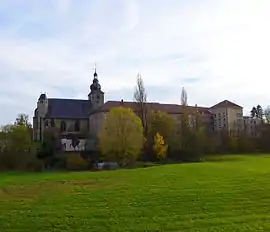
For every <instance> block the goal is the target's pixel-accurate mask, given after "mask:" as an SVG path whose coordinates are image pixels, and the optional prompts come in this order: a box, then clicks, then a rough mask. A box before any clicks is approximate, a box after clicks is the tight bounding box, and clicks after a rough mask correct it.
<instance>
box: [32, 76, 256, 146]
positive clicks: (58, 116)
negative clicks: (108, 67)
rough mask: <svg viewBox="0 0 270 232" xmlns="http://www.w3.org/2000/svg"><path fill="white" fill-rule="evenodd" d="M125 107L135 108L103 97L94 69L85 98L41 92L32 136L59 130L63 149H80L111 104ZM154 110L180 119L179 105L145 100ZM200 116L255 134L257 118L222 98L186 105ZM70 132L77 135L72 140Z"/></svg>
mask: <svg viewBox="0 0 270 232" xmlns="http://www.w3.org/2000/svg"><path fill="white" fill-rule="evenodd" d="M119 106H122V107H128V108H132V109H134V110H136V107H137V104H136V103H135V102H125V101H123V100H121V101H107V102H105V101H104V92H103V91H102V89H101V85H100V83H99V79H98V75H97V72H96V71H95V72H94V78H93V83H92V84H91V85H90V93H89V94H88V99H59V98H48V97H47V95H46V94H41V95H40V97H39V98H38V101H37V107H36V109H35V111H34V117H33V133H34V134H33V137H34V139H35V140H43V138H44V132H45V131H46V129H48V128H53V129H54V130H56V131H58V132H59V135H60V138H59V139H60V140H61V145H62V150H63V151H74V150H77V151H78V150H79V151H83V150H86V149H87V145H86V143H87V141H89V139H88V140H87V138H89V136H90V137H91V138H95V137H97V134H98V132H99V130H100V128H101V125H102V122H103V120H104V118H105V117H106V114H107V113H108V112H109V111H110V109H111V108H113V107H119ZM147 107H149V108H150V109H151V110H154V111H163V112H166V113H168V114H169V115H171V116H172V117H173V118H174V119H175V121H176V122H177V121H180V120H181V113H182V109H183V108H182V106H181V105H177V104H161V103H157V102H150V103H147ZM187 107H188V109H190V110H191V111H193V110H195V109H196V111H197V112H198V113H199V114H200V115H201V116H202V120H203V122H204V123H205V124H206V125H207V126H208V128H210V130H212V131H214V132H219V131H222V130H226V131H230V132H232V133H233V134H236V135H237V134H239V133H241V131H243V130H245V131H246V133H247V134H248V136H257V131H258V130H257V127H258V126H259V124H260V120H258V119H254V118H251V117H244V116H243V107H241V106H239V105H237V104H235V103H233V102H231V101H229V100H224V101H222V102H220V103H218V104H216V105H214V106H211V107H200V106H194V107H192V106H187ZM70 135H76V136H77V137H78V138H79V139H78V141H77V142H76V144H74V142H72V139H71V138H70Z"/></svg>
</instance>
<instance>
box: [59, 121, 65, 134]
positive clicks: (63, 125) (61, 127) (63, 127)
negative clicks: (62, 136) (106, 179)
mask: <svg viewBox="0 0 270 232" xmlns="http://www.w3.org/2000/svg"><path fill="white" fill-rule="evenodd" d="M60 130H61V132H65V131H66V130H67V124H66V122H65V121H62V122H61V125H60Z"/></svg>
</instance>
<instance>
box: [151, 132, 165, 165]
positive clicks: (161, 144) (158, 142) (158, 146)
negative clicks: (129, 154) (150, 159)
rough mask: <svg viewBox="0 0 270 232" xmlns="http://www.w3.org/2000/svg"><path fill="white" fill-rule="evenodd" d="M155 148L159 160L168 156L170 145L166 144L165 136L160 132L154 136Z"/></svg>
mask: <svg viewBox="0 0 270 232" xmlns="http://www.w3.org/2000/svg"><path fill="white" fill-rule="evenodd" d="M153 149H154V151H155V154H156V156H157V158H158V160H162V159H164V158H165V157H166V155H167V150H168V145H166V144H165V141H164V139H163V136H162V135H160V134H159V133H156V135H155V137H154V145H153Z"/></svg>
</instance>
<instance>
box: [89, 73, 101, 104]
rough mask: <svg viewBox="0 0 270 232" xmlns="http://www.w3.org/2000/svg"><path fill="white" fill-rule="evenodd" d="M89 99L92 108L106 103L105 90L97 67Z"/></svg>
mask: <svg viewBox="0 0 270 232" xmlns="http://www.w3.org/2000/svg"><path fill="white" fill-rule="evenodd" d="M88 100H89V101H90V103H91V106H92V109H96V108H98V107H100V106H102V105H103V104H104V92H103V91H102V90H101V85H100V84H99V80H98V74H97V70H96V68H95V72H94V79H93V83H92V84H91V85H90V93H89V94H88Z"/></svg>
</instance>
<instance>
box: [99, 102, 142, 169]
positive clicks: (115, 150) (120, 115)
mask: <svg viewBox="0 0 270 232" xmlns="http://www.w3.org/2000/svg"><path fill="white" fill-rule="evenodd" d="M143 143H144V137H143V127H142V122H141V120H140V118H139V117H138V116H137V115H136V114H135V113H134V112H133V111H132V110H131V109H129V108H123V107H116V108H112V109H111V110H110V112H109V113H108V114H107V117H106V119H105V121H104V122H103V125H102V129H101V131H100V134H99V145H100V149H101V152H102V154H104V158H105V160H112V161H117V162H118V163H119V165H120V166H125V165H127V164H129V163H131V162H132V161H134V160H135V159H137V158H138V155H139V154H140V152H141V149H142V147H143Z"/></svg>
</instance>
